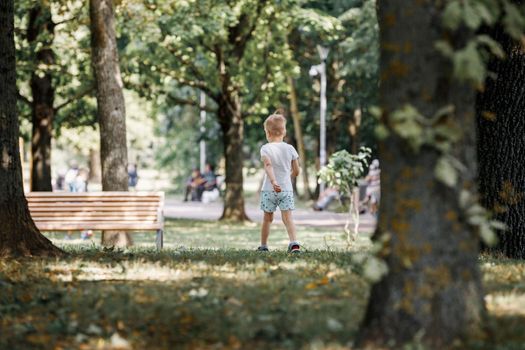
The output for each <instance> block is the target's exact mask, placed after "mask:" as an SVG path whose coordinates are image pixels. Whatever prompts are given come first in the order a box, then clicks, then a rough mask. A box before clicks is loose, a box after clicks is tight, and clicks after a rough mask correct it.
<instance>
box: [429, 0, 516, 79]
mask: <svg viewBox="0 0 525 350" xmlns="http://www.w3.org/2000/svg"><path fill="white" fill-rule="evenodd" d="M442 17H443V25H444V27H445V28H447V29H448V30H451V31H457V30H459V29H460V28H461V27H466V28H468V29H469V30H472V31H473V32H475V31H478V30H480V28H481V27H482V26H494V25H497V23H498V22H501V23H502V24H503V27H504V28H505V31H506V32H507V33H508V34H509V35H510V36H511V37H512V38H514V39H515V40H521V39H522V35H523V32H524V30H525V7H524V6H519V5H517V4H515V3H513V2H512V1H511V0H451V1H448V2H447V5H446V7H445V9H444V11H443V16H442ZM436 48H437V49H438V50H439V51H440V52H441V53H442V54H443V55H445V56H446V57H448V58H450V59H451V60H452V62H453V65H454V75H455V76H456V77H457V78H459V79H460V80H466V81H471V82H473V83H475V84H476V85H477V86H482V85H483V83H484V81H485V78H486V76H487V68H486V66H487V63H488V61H489V60H490V58H491V57H492V55H494V56H497V57H499V58H502V57H503V56H504V52H503V50H502V48H501V45H500V44H499V43H498V42H496V41H495V40H494V39H492V38H491V37H489V36H487V35H476V36H475V37H474V38H473V39H472V40H470V41H468V42H467V43H466V45H465V46H464V47H462V48H454V47H452V46H451V45H450V43H449V42H447V41H446V40H440V41H438V42H437V43H436Z"/></svg>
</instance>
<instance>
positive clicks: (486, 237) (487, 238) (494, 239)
mask: <svg viewBox="0 0 525 350" xmlns="http://www.w3.org/2000/svg"><path fill="white" fill-rule="evenodd" d="M479 235H480V238H481V240H482V241H483V243H485V244H486V245H488V246H489V247H492V246H494V245H496V243H498V236H497V235H496V233H495V232H494V231H493V230H492V228H491V227H490V226H489V225H488V224H487V223H485V224H483V225H481V226H480V227H479Z"/></svg>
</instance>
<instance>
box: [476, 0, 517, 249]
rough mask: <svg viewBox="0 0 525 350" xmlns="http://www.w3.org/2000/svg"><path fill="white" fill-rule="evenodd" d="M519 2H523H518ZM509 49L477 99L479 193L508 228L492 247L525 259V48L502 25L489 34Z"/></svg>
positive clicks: (491, 66)
mask: <svg viewBox="0 0 525 350" xmlns="http://www.w3.org/2000/svg"><path fill="white" fill-rule="evenodd" d="M517 2H518V3H519V1H517ZM488 34H489V35H491V36H492V37H493V38H494V39H495V40H497V41H498V42H499V43H500V44H501V45H502V47H503V49H504V50H505V53H506V55H507V57H506V58H505V59H494V60H493V61H492V62H491V63H490V64H489V66H488V69H489V71H491V72H492V73H494V74H493V75H491V76H489V78H488V79H487V81H486V83H485V89H484V90H483V92H482V93H480V94H479V96H478V100H477V114H478V117H477V120H478V130H479V138H478V157H479V191H480V193H481V198H482V203H483V205H484V206H485V207H486V208H489V209H491V210H492V211H493V212H494V214H495V218H496V219H497V220H499V221H502V222H504V223H505V224H506V225H507V228H508V230H506V231H504V232H500V233H499V235H498V236H499V242H498V244H497V245H496V246H495V247H493V248H491V250H493V251H496V252H501V253H503V254H504V255H506V256H508V257H510V258H515V259H523V258H525V227H524V226H523V221H524V220H525V192H524V190H523V189H524V188H525V164H524V162H523V160H524V159H525V138H524V135H525V49H524V48H523V46H522V44H521V43H519V42H516V41H515V40H513V39H512V38H511V37H509V36H508V35H507V34H505V32H504V29H503V27H502V26H496V27H494V28H493V29H491V30H490V32H489V33H488Z"/></svg>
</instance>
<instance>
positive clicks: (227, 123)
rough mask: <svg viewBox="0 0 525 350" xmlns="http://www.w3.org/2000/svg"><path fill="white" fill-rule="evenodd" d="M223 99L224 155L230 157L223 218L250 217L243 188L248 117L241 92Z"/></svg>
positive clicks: (221, 106) (221, 102) (220, 104)
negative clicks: (245, 125) (238, 94)
mask: <svg viewBox="0 0 525 350" xmlns="http://www.w3.org/2000/svg"><path fill="white" fill-rule="evenodd" d="M223 96H227V97H225V98H223V100H222V101H220V103H219V110H218V117H219V123H220V125H221V129H222V135H223V136H222V137H223V144H224V157H225V160H226V179H225V182H226V193H225V196H224V209H223V212H222V216H221V220H231V221H245V220H248V216H247V215H246V211H245V207H244V190H243V173H242V170H243V160H244V156H243V149H242V145H243V141H244V121H243V119H242V114H241V103H240V100H239V97H238V96H235V95H234V96H232V94H229V95H227V94H226V93H225V94H223Z"/></svg>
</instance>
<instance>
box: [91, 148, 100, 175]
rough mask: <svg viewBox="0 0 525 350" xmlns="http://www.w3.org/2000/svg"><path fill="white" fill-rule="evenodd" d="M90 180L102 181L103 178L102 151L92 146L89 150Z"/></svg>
mask: <svg viewBox="0 0 525 350" xmlns="http://www.w3.org/2000/svg"><path fill="white" fill-rule="evenodd" d="M88 165H89V182H100V181H101V180H102V174H101V166H100V152H99V151H98V150H96V149H93V148H91V149H90V150H89V163H88Z"/></svg>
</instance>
